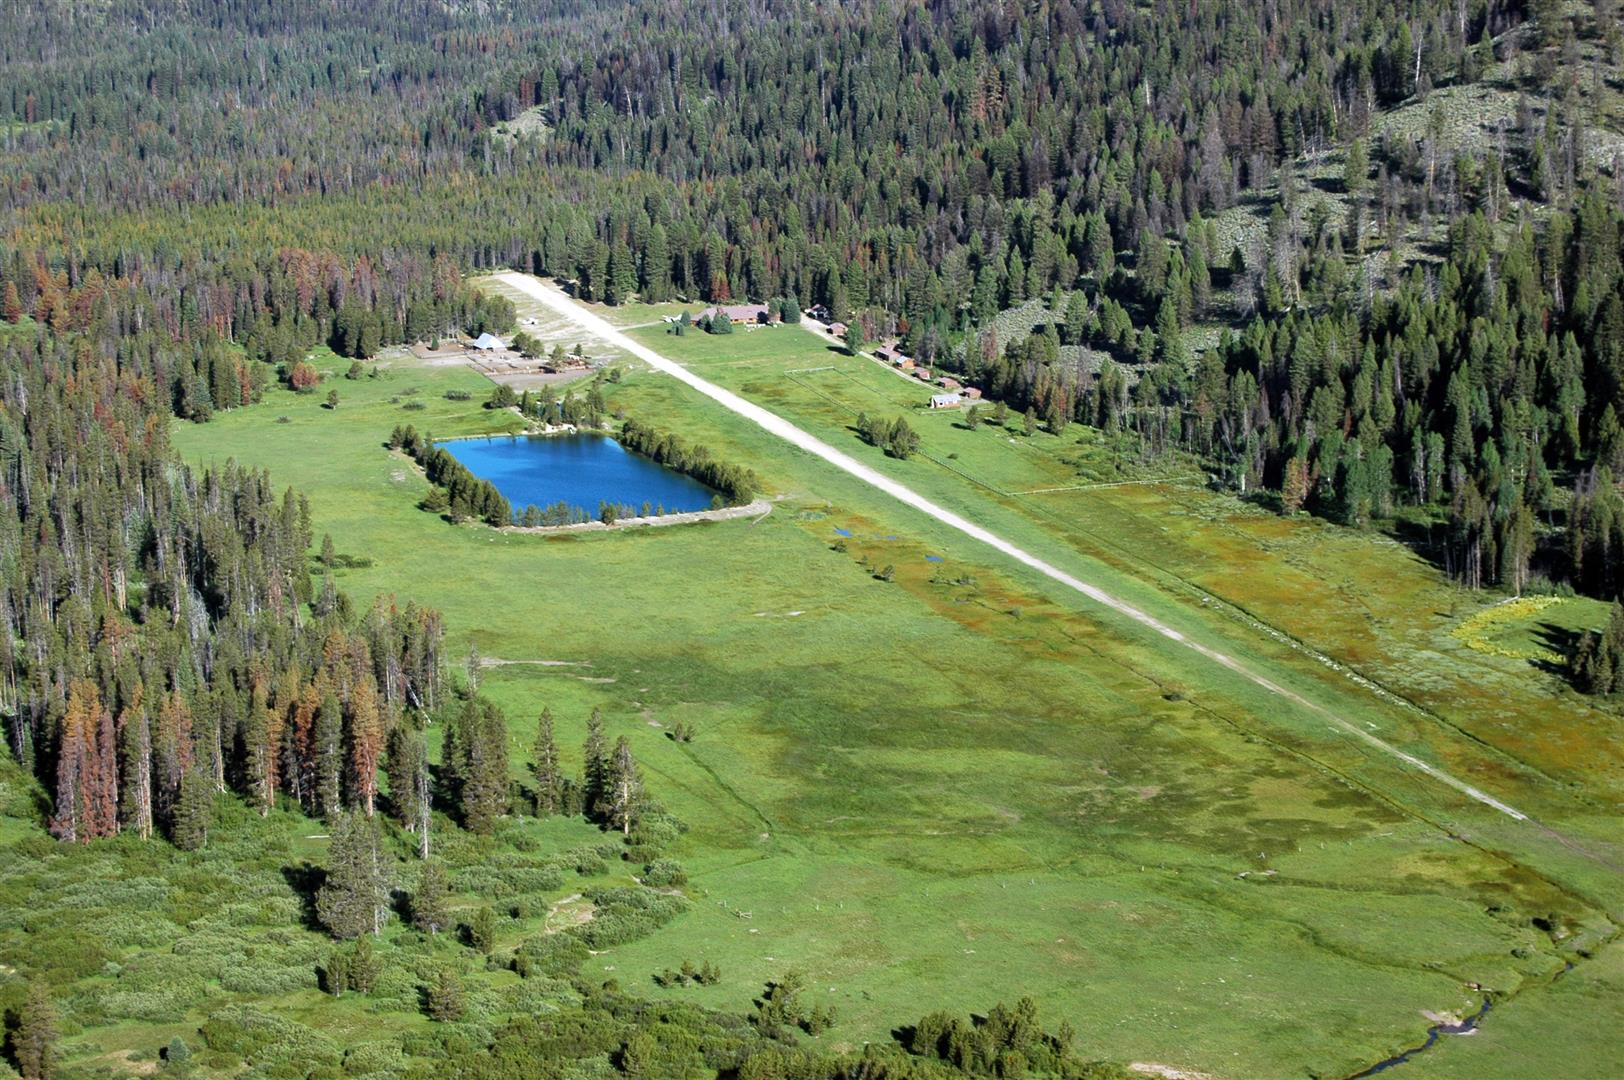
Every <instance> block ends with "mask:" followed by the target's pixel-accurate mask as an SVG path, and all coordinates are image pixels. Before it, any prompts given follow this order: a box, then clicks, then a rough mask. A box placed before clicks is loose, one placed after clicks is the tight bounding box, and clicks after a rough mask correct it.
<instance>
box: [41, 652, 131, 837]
mask: <svg viewBox="0 0 1624 1080" xmlns="http://www.w3.org/2000/svg"><path fill="white" fill-rule="evenodd" d="M60 731H61V734H60V735H59V737H58V740H57V746H58V749H57V768H56V812H55V814H54V816H53V817H52V819H51V832H52V833H53V834H54V835H55V836H56V837H57V838H59V839H62V840H67V841H80V842H86V841H90V840H94V839H96V838H98V837H103V836H112V835H113V834H114V833H116V832H117V831H118V766H117V752H116V750H115V747H114V736H113V719H112V716H111V714H109V713H108V711H107V710H106V709H105V708H103V707H102V703H101V692H100V691H99V690H98V689H97V688H96V684H95V683H93V682H90V681H89V680H88V679H76V680H74V682H73V683H72V685H71V686H70V688H69V690H68V702H67V710H66V712H65V713H64V714H63V717H62V721H61V725H60Z"/></svg>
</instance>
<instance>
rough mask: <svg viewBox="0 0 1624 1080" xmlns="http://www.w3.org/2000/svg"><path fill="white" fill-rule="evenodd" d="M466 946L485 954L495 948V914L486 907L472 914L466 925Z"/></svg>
mask: <svg viewBox="0 0 1624 1080" xmlns="http://www.w3.org/2000/svg"><path fill="white" fill-rule="evenodd" d="M468 944H470V945H472V946H473V947H474V948H476V949H478V950H479V951H480V952H482V953H486V954H489V953H490V951H491V950H492V949H494V948H496V912H494V911H492V910H491V909H490V908H488V907H482V908H480V909H479V910H478V911H476V912H474V917H473V919H472V920H470V921H469V923H468Z"/></svg>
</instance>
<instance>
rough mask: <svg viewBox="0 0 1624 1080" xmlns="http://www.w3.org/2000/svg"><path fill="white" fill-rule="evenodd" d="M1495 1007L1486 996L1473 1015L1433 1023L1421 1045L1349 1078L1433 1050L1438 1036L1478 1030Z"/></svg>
mask: <svg viewBox="0 0 1624 1080" xmlns="http://www.w3.org/2000/svg"><path fill="white" fill-rule="evenodd" d="M1493 1007H1494V999H1493V998H1491V997H1487V996H1485V997H1484V998H1483V1004H1482V1005H1481V1006H1479V1007H1478V1010H1477V1012H1475V1013H1473V1014H1472V1015H1471V1016H1468V1017H1466V1018H1465V1019H1464V1020H1461V1021H1460V1022H1458V1023H1454V1024H1434V1025H1432V1026H1431V1027H1429V1028H1427V1041H1426V1042H1424V1043H1422V1044H1421V1045H1420V1046H1417V1047H1413V1048H1412V1049H1409V1050H1406V1051H1404V1052H1403V1053H1402V1054H1394V1055H1393V1056H1392V1057H1390V1058H1387V1059H1386V1060H1385V1061H1378V1062H1376V1064H1374V1065H1372V1066H1371V1067H1370V1068H1368V1069H1366V1070H1365V1071H1364V1072H1360V1073H1354V1074H1353V1076H1351V1077H1349V1078H1348V1080H1362V1078H1363V1077H1366V1076H1375V1075H1376V1074H1377V1073H1381V1072H1386V1071H1387V1070H1388V1069H1391V1068H1393V1067H1394V1066H1396V1065H1402V1064H1404V1063H1405V1062H1406V1061H1409V1060H1410V1059H1411V1058H1413V1057H1415V1055H1417V1054H1420V1053H1424V1052H1425V1051H1427V1050H1431V1049H1432V1044H1433V1043H1435V1042H1437V1041H1438V1036H1440V1035H1465V1034H1466V1033H1467V1032H1469V1031H1476V1030H1477V1025H1478V1021H1480V1020H1482V1019H1483V1017H1484V1016H1485V1015H1486V1014H1487V1013H1488V1011H1489V1010H1490V1009H1491V1008H1493Z"/></svg>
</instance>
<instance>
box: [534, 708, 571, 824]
mask: <svg viewBox="0 0 1624 1080" xmlns="http://www.w3.org/2000/svg"><path fill="white" fill-rule="evenodd" d="M533 755H534V762H533V763H532V765H531V771H532V772H533V774H534V775H535V779H536V814H537V816H540V817H546V816H548V815H550V814H556V813H558V811H559V809H560V808H561V804H562V801H563V795H564V775H563V770H562V768H561V767H560V765H559V761H558V743H557V742H556V741H555V740H554V737H553V714H552V710H551V709H546V708H543V709H542V710H541V716H540V718H538V719H537V721H536V745H535V749H534V751H533Z"/></svg>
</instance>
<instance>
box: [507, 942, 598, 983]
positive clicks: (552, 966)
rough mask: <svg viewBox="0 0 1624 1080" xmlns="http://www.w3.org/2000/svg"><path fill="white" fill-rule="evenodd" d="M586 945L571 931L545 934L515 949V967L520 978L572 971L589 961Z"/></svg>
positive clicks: (571, 972)
mask: <svg viewBox="0 0 1624 1080" xmlns="http://www.w3.org/2000/svg"><path fill="white" fill-rule="evenodd" d="M589 955H590V954H589V953H588V952H587V947H586V945H585V944H583V943H582V942H581V941H580V939H578V938H576V937H575V936H573V935H571V934H545V935H542V936H540V937H533V938H530V939H529V940H527V941H525V942H524V943H523V944H522V945H520V946H519V947H518V949H516V950H515V951H514V953H513V970H514V971H516V972H518V974H519V976H520V978H525V979H533V978H537V977H542V976H547V977H553V978H559V977H564V976H568V975H573V974H574V973H575V972H576V970H577V969H578V968H580V966H581V965H582V964H584V963H586V960H587V957H588V956H589Z"/></svg>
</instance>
